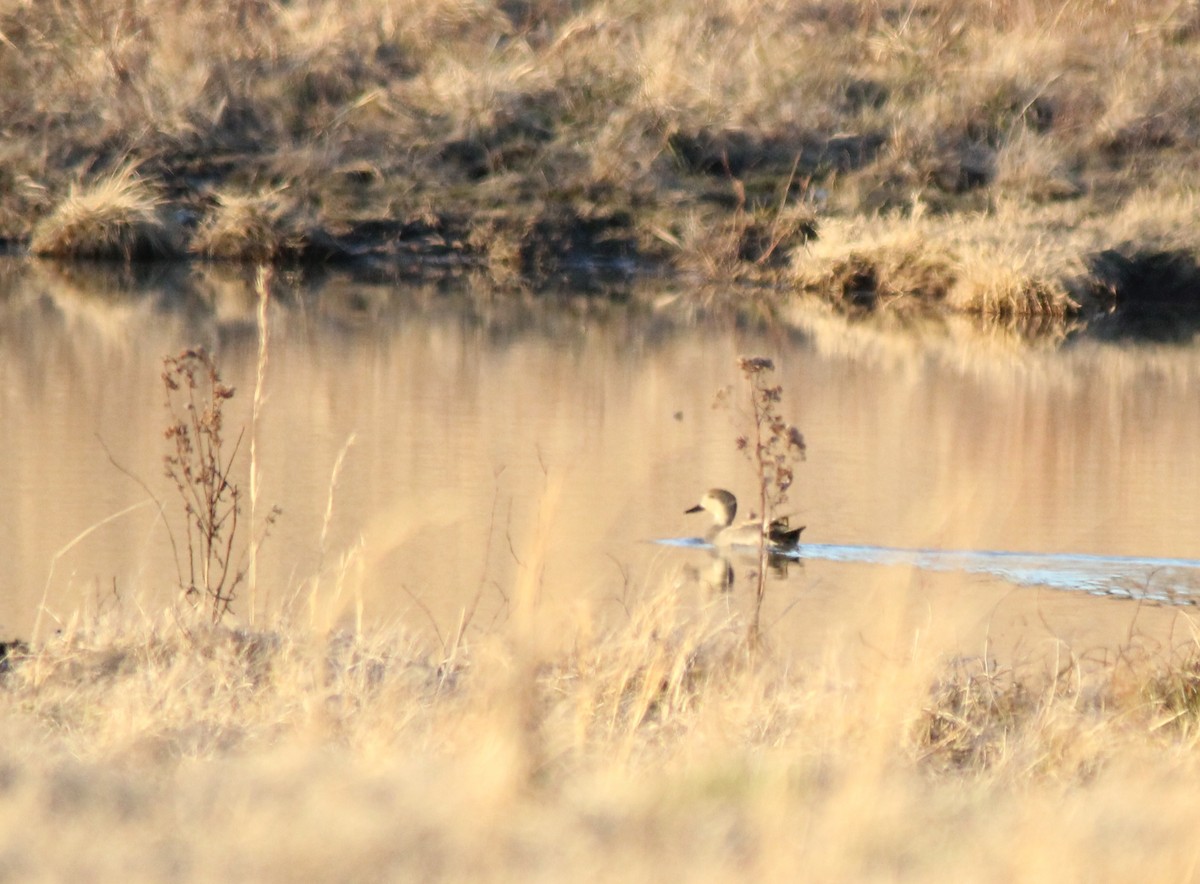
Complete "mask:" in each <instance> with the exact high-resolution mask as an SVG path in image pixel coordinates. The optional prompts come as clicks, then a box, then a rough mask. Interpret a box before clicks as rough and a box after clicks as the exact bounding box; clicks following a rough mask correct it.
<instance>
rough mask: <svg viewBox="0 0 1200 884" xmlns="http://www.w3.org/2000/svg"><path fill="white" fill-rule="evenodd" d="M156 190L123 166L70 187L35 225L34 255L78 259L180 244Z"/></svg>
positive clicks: (173, 248)
mask: <svg viewBox="0 0 1200 884" xmlns="http://www.w3.org/2000/svg"><path fill="white" fill-rule="evenodd" d="M164 208H165V207H164V205H163V200H162V198H161V197H160V195H159V193H158V191H157V189H156V188H155V187H154V186H153V185H152V184H150V183H148V182H147V181H146V180H145V179H143V178H141V177H140V176H139V175H138V174H137V172H136V171H135V169H134V168H133V167H132V166H126V167H124V168H122V169H121V170H120V171H118V172H116V173H115V174H112V175H107V176H105V177H102V178H100V179H98V180H97V181H95V182H94V183H92V184H90V185H88V186H78V187H75V186H73V187H72V188H71V190H70V192H69V193H68V194H67V197H66V199H65V200H63V202H62V203H60V204H59V205H58V207H57V208H55V210H54V211H53V212H52V213H51V214H50V215H48V216H47V217H46V218H43V219H42V220H41V221H40V222H39V223H38V225H37V227H35V228H34V230H33V235H32V237H31V239H30V244H29V248H30V251H32V252H33V253H34V254H35V255H47V256H54V257H79V258H121V259H124V260H126V261H129V260H132V259H134V258H161V257H166V256H169V255H174V254H176V253H177V252H178V249H179V231H178V229H177V228H176V227H175V226H174V225H172V224H171V223H170V222H169V221H168V220H167V217H166V214H165V212H164Z"/></svg>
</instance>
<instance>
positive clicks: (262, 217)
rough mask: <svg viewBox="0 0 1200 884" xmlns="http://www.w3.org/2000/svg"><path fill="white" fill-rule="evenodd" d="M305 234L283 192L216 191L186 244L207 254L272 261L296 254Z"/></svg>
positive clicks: (223, 257)
mask: <svg viewBox="0 0 1200 884" xmlns="http://www.w3.org/2000/svg"><path fill="white" fill-rule="evenodd" d="M304 242H305V237H304V230H303V229H302V226H301V223H300V219H299V218H298V216H297V210H296V207H295V205H294V204H292V203H291V202H290V201H289V200H288V199H287V198H286V197H285V195H284V194H281V193H279V192H275V191H268V192H265V193H253V194H250V193H241V192H237V191H230V192H221V193H217V194H215V195H214V197H213V206H212V209H211V211H210V212H209V214H208V215H206V216H205V218H204V220H203V221H201V222H200V226H199V227H198V228H197V230H196V233H195V235H194V236H193V237H192V240H191V242H190V243H189V245H188V248H189V250H190V251H191V252H193V253H195V254H197V255H202V256H204V257H206V258H220V259H225V260H240V261H253V262H256V263H259V262H264V261H273V260H277V259H279V258H282V257H286V256H294V255H296V254H298V253H299V252H300V251H301V250H302V249H303V247H304Z"/></svg>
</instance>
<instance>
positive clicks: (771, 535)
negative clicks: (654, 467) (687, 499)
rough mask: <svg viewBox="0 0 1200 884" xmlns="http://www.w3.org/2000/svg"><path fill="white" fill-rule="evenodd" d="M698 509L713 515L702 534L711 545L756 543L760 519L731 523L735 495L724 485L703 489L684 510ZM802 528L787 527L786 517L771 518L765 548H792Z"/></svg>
mask: <svg viewBox="0 0 1200 884" xmlns="http://www.w3.org/2000/svg"><path fill="white" fill-rule="evenodd" d="M701 510H705V511H706V512H708V513H709V514H710V515H711V516H712V517H713V525H712V527H711V528H710V529H709V530H708V533H707V534H706V535H705V537H704V539H705V540H707V541H708V542H709V543H711V544H712V545H713V546H758V541H759V538H760V537H761V536H762V522H761V521H759V520H758V519H748V520H746V521H743V522H742V523H741V524H740V525H735V524H733V519H734V517H735V516H736V515H737V498H736V497H734V496H733V495H732V494H730V493H729V492H728V491H726V490H725V489H724V488H713V489H712V490H710V491H705V492H704V495H703V496H702V497H701V498H700V502H699V503H698V504H696V505H695V506H694V507H692V508H691V509H688V510H684V512H685V513H698V512H700V511H701ZM806 527H807V526H805V525H801V526H800V527H799V528H791V527H789V526H788V523H787V519H775V520H774V521H773V522H771V525H770V527H769V528H768V529H767V548H768V549H770V550H773V551H781V550H792V549H795V548H796V547H798V546H799V545H800V532H801V531H803V530H804V529H805V528H806Z"/></svg>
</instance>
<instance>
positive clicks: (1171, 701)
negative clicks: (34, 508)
mask: <svg viewBox="0 0 1200 884" xmlns="http://www.w3.org/2000/svg"><path fill="white" fill-rule="evenodd" d="M528 613H529V614H531V615H532V617H533V620H532V621H531V622H530V623H529V624H526V626H528V627H537V624H538V622H539V621H538V616H539V615H538V613H537V611H536V609H533V610H531V611H530V612H528ZM876 614H877V616H879V617H881V618H886V617H887V616H888V615H887V613H886V611H883V610H879V611H877V612H876ZM182 616H184V619H185V623H187V626H188V628H186V629H180V628H179V624H178V623H176V622H174V621H170V620H168V621H167V622H163V623H159V622H156V621H150V620H146V619H144V618H143V617H142V616H141V615H121V614H120V613H119V612H110V613H109V614H108V615H106V616H105V617H103V618H100V619H98V620H94V621H88V622H84V623H78V624H76V625H74V626H72V627H69V628H67V629H66V630H64V631H63V632H61V633H60V634H58V635H57V636H55V637H53V638H51V639H50V640H48V641H47V642H45V643H44V644H43V645H41V646H39V647H38V648H36V649H30V648H27V647H24V646H21V645H19V644H14V645H12V646H11V647H8V648H7V655H6V656H5V657H4V658H3V660H2V661H0V706H2V707H3V712H4V714H3V721H4V725H3V733H4V737H5V739H4V741H3V750H2V751H0V784H2V788H0V813H4V814H5V815H6V816H8V817H10V818H12V819H17V818H19V819H20V820H21V826H20V831H21V833H22V834H21V837H20V838H19V839H17V838H12V839H8V840H6V841H5V842H4V844H3V845H2V846H0V856H2V858H3V861H4V863H5V865H6V866H7V867H9V868H14V869H21V870H25V871H26V872H27V873H29V874H32V873H33V872H35V871H36V873H37V875H38V876H39V877H47V878H65V877H74V876H75V875H77V874H81V873H82V872H83V871H84V870H86V871H87V872H88V873H89V874H93V875H102V876H103V877H113V878H115V877H121V878H123V879H124V878H133V879H135V880H142V879H158V878H161V877H164V876H169V877H172V878H175V879H180V880H192V879H195V880H209V879H212V878H214V877H218V876H221V875H225V874H236V875H239V876H240V875H245V876H248V877H253V878H255V879H256V880H267V881H272V880H293V879H294V878H295V877H296V876H301V877H308V876H312V875H317V874H319V875H320V876H321V877H326V876H330V877H336V876H349V877H351V878H354V879H356V880H365V879H383V878H411V877H420V878H422V879H425V880H461V879H462V878H463V877H471V878H473V879H475V880H480V879H483V880H512V879H513V878H515V877H521V878H525V879H528V878H530V877H545V878H557V879H561V878H562V877H568V878H574V877H578V876H580V875H585V876H586V875H600V876H602V877H606V878H608V877H627V876H629V875H634V876H636V877H637V878H645V879H649V878H652V877H657V876H658V875H661V873H662V870H663V868H664V867H665V865H664V864H669V866H670V868H671V869H672V871H673V873H674V874H677V875H678V876H680V877H697V876H699V877H703V878H705V879H706V880H716V881H723V880H738V881H741V880H745V879H746V876H747V875H748V874H750V875H751V876H752V877H756V878H777V877H780V876H783V877H786V876H788V875H789V874H791V873H795V872H796V871H798V870H801V869H803V870H805V873H806V874H813V873H814V870H819V871H821V872H822V874H821V877H826V876H828V877H830V878H837V879H843V880H849V879H862V878H864V877H873V876H879V875H886V876H887V877H888V878H889V880H902V881H903V880H928V879H929V878H930V877H953V878H954V879H955V880H966V881H984V880H994V879H995V877H997V876H1000V877H1006V878H1008V877H1012V878H1020V879H1022V880H1035V881H1043V880H1044V881H1058V880H1061V874H1062V871H1063V868H1064V864H1065V867H1067V868H1070V869H1072V870H1074V871H1075V872H1076V873H1077V874H1078V876H1079V877H1081V878H1089V879H1090V878H1095V877H1104V876H1105V875H1106V874H1111V873H1112V872H1113V869H1114V865H1113V863H1114V862H1115V863H1117V866H1118V867H1120V868H1122V869H1129V870H1133V869H1138V870H1140V873H1141V874H1143V875H1146V876H1148V877H1151V878H1155V879H1158V878H1164V877H1181V876H1182V877H1183V878H1185V879H1186V877H1187V874H1188V873H1189V869H1190V866H1189V862H1190V861H1191V859H1190V858H1191V855H1192V849H1191V847H1190V845H1191V844H1192V842H1193V841H1194V839H1193V837H1192V830H1191V828H1190V821H1191V820H1192V819H1193V818H1194V815H1195V812H1196V810H1197V809H1198V805H1197V799H1196V794H1195V789H1194V787H1193V785H1192V784H1193V783H1194V779H1195V776H1196V774H1197V772H1198V771H1200V756H1198V755H1197V740H1196V737H1197V734H1200V728H1198V721H1197V708H1198V704H1197V702H1196V696H1197V687H1196V686H1197V674H1196V671H1197V670H1196V665H1195V659H1196V656H1195V655H1196V652H1195V648H1194V646H1192V647H1191V649H1190V650H1188V649H1186V648H1184V649H1181V650H1180V651H1179V652H1177V653H1176V654H1174V655H1172V654H1170V653H1167V654H1153V655H1151V654H1148V653H1147V652H1146V651H1145V649H1144V648H1142V649H1141V650H1139V646H1138V644H1137V643H1136V639H1135V640H1131V644H1130V645H1129V646H1128V647H1127V648H1126V649H1125V650H1124V651H1123V652H1122V653H1120V654H1117V655H1115V656H1111V657H1108V658H1107V659H1105V660H1098V659H1091V660H1087V659H1071V658H1067V659H1065V660H1064V661H1062V662H1061V663H1060V665H1059V666H1058V667H1050V668H1046V667H1045V666H1043V665H1042V664H1040V663H1031V664H1029V665H1027V666H1026V667H1025V668H1024V669H1019V670H1015V671H1014V670H1013V669H1011V668H1006V667H1001V666H998V665H997V664H996V663H994V662H991V661H988V660H985V659H968V660H957V661H953V662H950V663H939V662H938V661H937V658H936V655H931V654H930V653H929V650H930V649H929V648H928V647H927V646H926V645H925V644H924V642H923V641H922V640H918V641H916V642H915V643H912V639H911V638H910V639H909V640H908V642H909V644H907V645H906V644H905V640H904V638H903V637H902V636H900V635H897V636H896V638H897V644H896V647H895V648H894V649H892V650H888V651H884V650H883V649H880V648H876V649H873V650H874V654H873V657H872V659H874V662H873V663H871V664H869V665H868V666H867V667H866V668H865V669H863V670H862V671H860V672H857V673H854V672H851V671H847V670H842V669H839V668H838V667H837V666H835V665H832V664H830V665H826V666H820V665H818V666H815V667H814V666H812V665H808V666H803V667H798V666H795V665H791V664H789V662H788V658H787V656H786V655H784V654H781V653H780V652H779V650H778V649H776V650H770V649H767V650H765V651H764V652H760V653H758V654H755V655H753V656H752V657H751V656H747V654H746V644H745V625H744V624H739V623H737V622H736V621H733V620H730V619H729V615H728V612H727V609H726V608H725V606H724V605H718V604H713V605H710V606H707V607H703V608H700V609H696V608H694V607H691V606H689V605H684V604H681V603H680V600H679V598H678V596H677V594H676V592H675V591H674V590H673V589H666V590H665V591H649V592H647V593H645V594H643V595H642V596H641V597H640V598H638V599H636V600H631V606H630V608H629V610H628V613H627V616H625V617H623V618H621V619H620V620H619V622H616V623H614V624H612V625H611V626H605V627H600V628H597V626H596V624H595V623H592V622H590V620H589V619H588V618H581V619H580V620H578V621H577V622H576V623H575V624H574V626H573V627H572V630H573V631H572V632H571V634H569V635H566V636H564V638H565V640H564V641H558V642H548V641H545V640H543V639H537V638H536V637H535V636H536V633H532V634H530V635H529V636H527V638H526V639H524V640H522V639H518V637H517V633H518V632H520V631H521V629H518V628H517V627H516V625H515V624H514V625H513V626H512V627H511V628H509V627H504V628H499V629H497V630H495V631H493V632H492V633H491V634H484V635H482V636H479V635H477V636H476V637H475V638H474V639H473V640H469V641H467V642H465V643H463V644H462V645H460V646H456V647H454V648H445V649H443V650H442V651H439V652H431V651H430V650H429V649H428V648H427V647H424V646H422V644H421V643H420V642H419V641H416V640H415V639H414V638H413V637H412V636H409V635H406V634H405V633H403V632H401V631H394V630H383V629H381V630H376V631H367V632H363V633H354V632H348V631H341V630H333V631H330V632H326V631H325V630H323V629H319V628H314V627H313V626H310V625H305V624H301V623H298V622H295V621H284V623H282V624H281V625H279V626H277V627H275V628H273V629H270V630H266V631H253V630H233V629H227V628H223V627H206V626H204V625H203V624H202V623H201V622H199V619H198V617H197V619H195V620H193V621H190V622H188V621H187V617H188V615H182ZM200 616H202V615H200ZM542 625H543V626H545V625H546V624H542ZM530 639H532V640H530ZM880 655H882V656H880ZM1047 665H1049V664H1047ZM1064 820H1069V823H1070V824H1069V825H1065V823H1064Z"/></svg>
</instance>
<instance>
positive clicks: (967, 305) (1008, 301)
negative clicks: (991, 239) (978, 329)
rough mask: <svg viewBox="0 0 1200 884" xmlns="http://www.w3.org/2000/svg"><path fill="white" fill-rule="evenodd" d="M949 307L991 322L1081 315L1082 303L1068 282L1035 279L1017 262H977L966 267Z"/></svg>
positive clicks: (949, 301)
mask: <svg viewBox="0 0 1200 884" xmlns="http://www.w3.org/2000/svg"><path fill="white" fill-rule="evenodd" d="M947 303H948V304H949V306H951V307H954V308H955V309H957V310H963V311H965V312H968V313H977V314H979V315H981V316H984V317H987V318H989V319H1002V320H1004V319H1014V318H1023V317H1048V318H1053V319H1065V318H1067V317H1070V316H1074V315H1076V314H1078V313H1079V308H1080V305H1079V303H1078V302H1077V301H1076V300H1075V299H1074V298H1072V297H1071V294H1070V292H1069V291H1068V290H1067V287H1066V285H1065V283H1064V282H1063V281H1061V280H1057V279H1049V278H1042V277H1038V276H1035V275H1033V274H1031V273H1028V272H1026V271H1025V270H1024V269H1023V268H1021V267H1020V266H1019V265H1018V264H1017V263H1016V261H1015V260H1013V261H1000V260H998V259H995V260H982V259H980V260H975V261H972V262H970V263H966V264H964V266H963V268H962V270H961V271H960V275H959V279H958V281H957V284H956V285H955V287H954V290H953V291H952V292H951V294H950V297H949V298H948V299H947Z"/></svg>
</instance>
